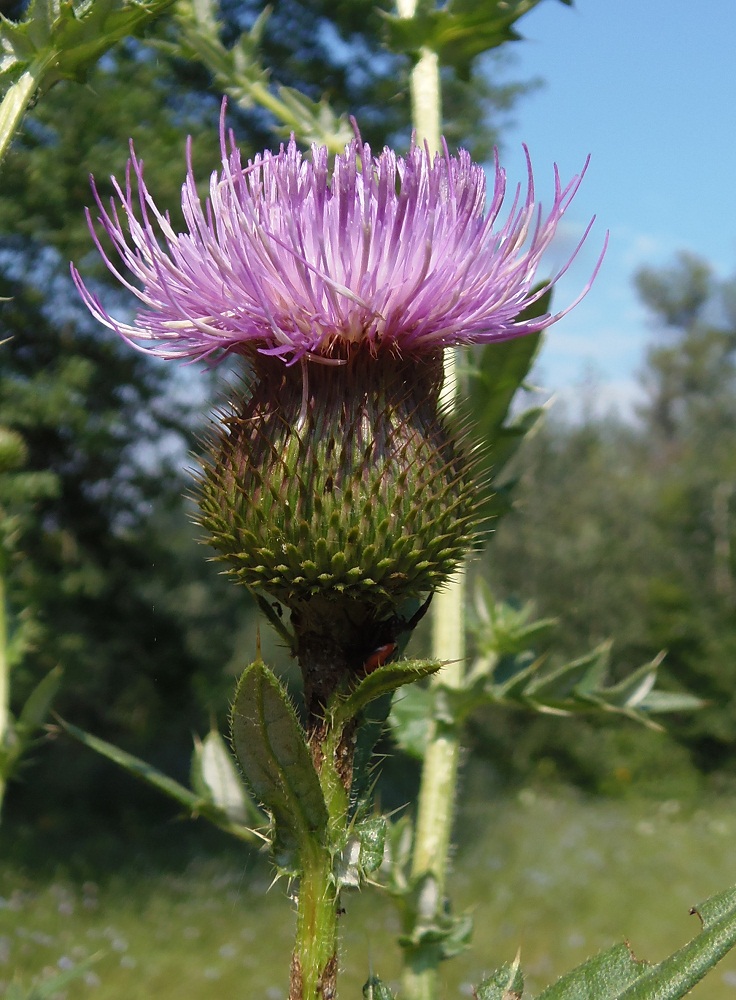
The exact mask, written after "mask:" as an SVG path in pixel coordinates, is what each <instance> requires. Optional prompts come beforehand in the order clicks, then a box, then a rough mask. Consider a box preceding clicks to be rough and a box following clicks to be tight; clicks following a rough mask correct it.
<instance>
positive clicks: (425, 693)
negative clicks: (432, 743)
mask: <svg viewBox="0 0 736 1000" xmlns="http://www.w3.org/2000/svg"><path fill="white" fill-rule="evenodd" d="M433 715H434V695H433V693H432V692H431V691H430V690H429V689H428V688H426V687H419V686H418V685H414V686H413V687H410V688H407V689H406V690H405V691H403V692H402V694H401V697H399V698H394V702H393V705H392V706H391V712H390V714H389V717H388V722H389V726H390V727H391V734H392V735H393V738H394V739H395V740H396V742H397V743H398V745H399V746H400V747H401V749H402V750H404V751H405V752H406V753H408V754H410V755H411V756H412V757H416V758H417V759H418V760H422V759H423V758H424V751H425V750H426V748H427V741H428V739H429V734H430V730H431V726H432V719H433Z"/></svg>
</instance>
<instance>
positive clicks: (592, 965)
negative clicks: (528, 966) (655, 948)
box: [537, 944, 642, 1000]
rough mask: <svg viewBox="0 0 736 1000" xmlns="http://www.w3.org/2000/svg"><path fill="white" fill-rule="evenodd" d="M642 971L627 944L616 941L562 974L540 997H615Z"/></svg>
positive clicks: (550, 999)
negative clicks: (616, 942) (611, 946)
mask: <svg viewBox="0 0 736 1000" xmlns="http://www.w3.org/2000/svg"><path fill="white" fill-rule="evenodd" d="M641 972H642V963H641V962H638V961H637V960H636V959H635V958H634V956H633V955H632V954H631V951H630V949H629V947H628V945H626V944H617V945H615V947H613V948H609V949H608V950H607V951H604V952H601V953H600V954H599V955H596V956H595V957H594V958H590V959H588V961H587V962H583V964H582V965H579V966H578V967H577V968H576V969H573V970H572V972H568V973H567V974H566V975H564V976H562V978H561V979H558V980H557V982H556V983H554V984H553V985H552V986H550V987H548V988H547V989H546V990H544V992H542V993H540V995H539V996H538V997H537V1000H614V998H616V997H621V996H622V995H623V991H624V990H626V989H627V987H628V986H630V985H631V983H633V982H634V981H635V980H636V979H637V978H638V977H639V976H640V975H641Z"/></svg>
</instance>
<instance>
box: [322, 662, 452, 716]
mask: <svg viewBox="0 0 736 1000" xmlns="http://www.w3.org/2000/svg"><path fill="white" fill-rule="evenodd" d="M441 667H442V661H441V660H398V661H397V662H396V663H387V664H385V665H384V666H382V667H378V668H377V669H376V670H374V671H373V672H372V673H370V674H368V675H367V676H366V677H364V678H363V679H362V680H361V681H360V683H359V684H358V685H357V687H356V688H354V690H353V691H351V693H350V694H349V695H348V696H347V698H345V699H344V700H343V701H340V702H338V703H337V704H336V706H335V708H334V715H335V720H336V722H338V723H345V722H347V721H348V720H349V719H354V718H356V717H357V716H358V715H359V714H360V712H362V711H363V709H364V708H365V707H366V706H367V705H369V704H370V703H371V702H372V701H375V700H376V699H377V698H380V697H381V696H382V695H385V694H391V693H392V692H394V691H396V689H397V688H399V687H402V686H403V685H404V684H411V683H412V682H413V681H418V680H422V678H423V677H429V676H430V674H434V673H436V672H437V671H438V670H439V669H440V668H441Z"/></svg>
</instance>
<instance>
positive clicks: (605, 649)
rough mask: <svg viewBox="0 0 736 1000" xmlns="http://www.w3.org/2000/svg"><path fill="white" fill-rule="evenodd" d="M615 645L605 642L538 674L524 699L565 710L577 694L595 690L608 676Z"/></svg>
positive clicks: (525, 693)
mask: <svg viewBox="0 0 736 1000" xmlns="http://www.w3.org/2000/svg"><path fill="white" fill-rule="evenodd" d="M610 650H611V643H610V642H605V643H603V644H602V645H600V646H598V647H597V648H596V649H593V650H591V651H590V652H589V653H586V654H585V656H581V657H578V659H577V660H571V661H570V663H565V664H563V665H562V666H560V667H555V668H554V669H553V670H548V671H546V672H545V673H544V674H541V675H540V674H538V675H537V676H536V677H535V678H534V679H533V680H532V681H531V682H530V683H529V684H528V685H527V686H526V688H525V690H524V696H525V697H526V698H529V699H531V700H532V701H536V702H540V703H543V704H545V705H549V706H559V707H563V706H564V703H565V702H566V701H567V700H568V699H570V698H571V697H572V696H573V695H574V694H575V693H576V692H577V691H591V690H594V689H595V687H596V683H598V682H600V680H601V679H602V677H603V676H604V675H605V667H606V665H607V664H608V659H609V655H610Z"/></svg>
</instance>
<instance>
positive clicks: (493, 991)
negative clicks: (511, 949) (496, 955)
mask: <svg viewBox="0 0 736 1000" xmlns="http://www.w3.org/2000/svg"><path fill="white" fill-rule="evenodd" d="M523 993H524V977H523V975H522V974H521V966H520V962H519V958H518V956H517V958H516V961H515V962H513V963H512V964H511V965H504V966H503V967H502V968H500V969H497V970H496V971H495V972H494V973H492V974H491V975H490V976H488V978H487V979H484V980H483V982H482V983H481V984H480V985H479V986H477V987H476V988H475V989H474V990H473V997H474V998H475V1000H521V997H522V995H523Z"/></svg>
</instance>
